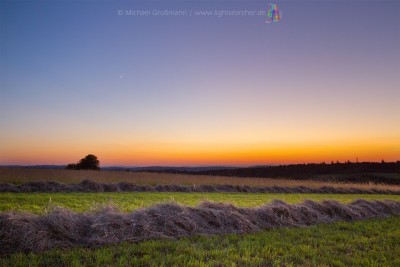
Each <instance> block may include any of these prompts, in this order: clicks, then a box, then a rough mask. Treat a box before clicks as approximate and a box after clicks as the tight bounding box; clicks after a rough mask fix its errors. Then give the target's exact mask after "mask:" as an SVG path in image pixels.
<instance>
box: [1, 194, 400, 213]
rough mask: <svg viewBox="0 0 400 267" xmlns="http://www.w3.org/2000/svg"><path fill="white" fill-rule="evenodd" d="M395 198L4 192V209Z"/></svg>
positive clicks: (393, 197)
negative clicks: (50, 206)
mask: <svg viewBox="0 0 400 267" xmlns="http://www.w3.org/2000/svg"><path fill="white" fill-rule="evenodd" d="M359 198H363V199H366V200H383V199H391V200H397V201H400V195H359V194H357V195H356V194H254V193H248V194H246V193H176V192H174V193H170V192H168V193H159V192H144V193H142V192H135V193H0V211H10V210H16V211H28V212H32V213H35V214H42V213H44V212H45V210H46V208H48V207H49V204H51V205H57V206H62V207H66V208H69V209H71V210H74V211H78V212H82V211H86V210H89V209H92V208H95V207H98V206H99V205H105V204H113V205H115V206H117V207H119V208H120V209H121V210H123V211H132V210H134V209H138V208H141V207H148V206H151V205H154V204H157V203H162V202H171V201H175V202H177V203H180V204H184V205H190V206H195V205H197V204H199V203H200V202H202V201H205V200H210V201H218V202H229V203H232V204H234V205H237V206H241V207H256V206H261V205H263V204H265V203H267V202H270V201H271V200H273V199H280V200H283V201H286V202H288V203H299V202H302V201H303V200H305V199H311V200H315V201H322V200H324V199H332V200H337V201H340V202H350V201H353V200H355V199H359Z"/></svg>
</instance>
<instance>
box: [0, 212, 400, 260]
mask: <svg viewBox="0 0 400 267" xmlns="http://www.w3.org/2000/svg"><path fill="white" fill-rule="evenodd" d="M398 255H400V217H390V218H387V219H380V220H367V221H358V222H353V223H345V222H339V223H333V224H324V225H315V226H310V227H305V228H280V229H274V230H265V231H261V232H258V233H254V234H246V235H235V234H230V235H221V236H210V237H204V236H197V237H192V238H182V239H179V240H178V241H175V240H153V241H146V242H142V243H137V244H129V243H124V244H121V245H116V246H109V247H103V248H95V249H87V248H73V249H70V250H51V251H47V252H44V253H40V254H33V253H30V254H22V253H17V254H12V255H9V256H7V257H5V258H0V266H400V258H399V257H398Z"/></svg>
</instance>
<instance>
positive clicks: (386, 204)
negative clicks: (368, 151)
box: [0, 200, 400, 254]
mask: <svg viewBox="0 0 400 267" xmlns="http://www.w3.org/2000/svg"><path fill="white" fill-rule="evenodd" d="M390 215H400V202H395V201H389V200H385V201H366V200H357V201H354V202H352V203H350V204H342V203H339V202H336V201H323V202H320V203H319V202H313V201H310V200H307V201H305V202H303V203H301V204H293V205H290V204H286V203H285V202H282V201H277V200H275V201H274V202H272V203H270V204H266V205H264V206H261V207H258V208H239V207H236V206H233V205H230V204H222V203H213V202H204V203H202V204H200V205H199V206H197V207H188V206H183V205H178V204H176V203H168V204H159V205H155V206H152V207H150V208H143V209H140V210H136V211H133V212H131V213H123V212H120V211H118V210H117V209H116V208H114V207H104V208H102V209H100V210H97V211H91V212H86V213H75V212H72V211H70V210H68V209H63V208H59V207H54V208H53V209H52V210H51V211H49V212H48V213H47V214H45V215H42V216H37V215H33V214H29V213H13V212H6V213H0V251H1V253H2V254H10V253H14V252H41V251H45V250H48V249H52V248H68V247H73V246H85V247H98V246H104V245H110V244H117V243H120V242H124V241H129V242H139V241H143V240H149V239H158V238H178V237H183V236H192V235H212V234H224V233H249V232H255V231H259V230H261V229H271V228H276V227H288V226H307V225H313V224H319V223H330V222H335V221H354V220H363V219H369V218H378V217H386V216H390Z"/></svg>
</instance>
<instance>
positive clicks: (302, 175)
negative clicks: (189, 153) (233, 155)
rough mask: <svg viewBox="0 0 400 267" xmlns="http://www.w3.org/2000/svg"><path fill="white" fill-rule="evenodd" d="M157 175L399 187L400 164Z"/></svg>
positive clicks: (298, 166)
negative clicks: (312, 181) (376, 184)
mask: <svg viewBox="0 0 400 267" xmlns="http://www.w3.org/2000/svg"><path fill="white" fill-rule="evenodd" d="M154 172H163V173H184V174H203V175H216V176H234V177H260V178H267V177H268V178H281V177H286V178H292V179H313V180H330V181H340V182H373V183H385V184H400V161H397V162H381V163H378V162H360V163H358V162H345V163H340V162H332V163H329V164H327V163H309V164H293V165H280V166H261V167H247V168H233V169H232V168H231V169H219V170H206V171H196V172H193V171H182V170H165V171H154ZM389 174H394V175H389ZM396 174H397V175H396ZM324 176H326V177H324Z"/></svg>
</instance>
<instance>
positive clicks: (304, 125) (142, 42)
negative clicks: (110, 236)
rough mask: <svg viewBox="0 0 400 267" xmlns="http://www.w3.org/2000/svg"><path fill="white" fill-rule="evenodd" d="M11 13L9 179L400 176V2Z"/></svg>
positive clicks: (33, 6) (106, 6) (159, 5)
mask: <svg viewBox="0 0 400 267" xmlns="http://www.w3.org/2000/svg"><path fill="white" fill-rule="evenodd" d="M271 3H274V4H276V5H277V7H278V10H279V12H280V15H281V16H280V20H279V21H277V22H274V21H271V20H270V19H269V18H268V17H267V14H266V12H267V11H268V7H269V4H271ZM166 11H167V12H166ZM172 11H174V12H172ZM231 11H241V12H242V14H241V15H234V14H232V13H229V12H231ZM250 11H253V12H254V14H253V13H251V12H250ZM0 12H1V13H0V15H1V17H0V29H1V35H0V86H1V89H0V165H8V164H22V165H30V164H67V163H71V162H77V161H78V160H79V159H81V158H83V157H84V156H86V155H87V154H89V153H91V154H94V155H96V156H97V157H98V158H99V160H100V163H101V165H103V166H109V165H119V166H148V165H170V166H203V165H240V166H242V165H243V166H247V165H258V164H289V163H304V162H323V161H326V162H331V161H347V160H350V161H356V160H357V159H358V161H381V160H382V159H384V160H385V161H396V160H400V105H399V103H400V16H399V14H400V2H399V1H385V0H383V1H378V0H376V1H333V0H332V1H329V0H324V1H312V0H309V1H301V0H298V1H297V0H296V1H294V0H293V1H274V2H269V1H240V0H236V1H222V0H220V1H194V0H187V1H168V0H166V1H151V0H150V1H79V0H77V1H7V0H6V1H0ZM146 12H147V13H146ZM201 12H203V13H201ZM245 12H247V13H245ZM176 13H180V14H181V15H177V14H176Z"/></svg>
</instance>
